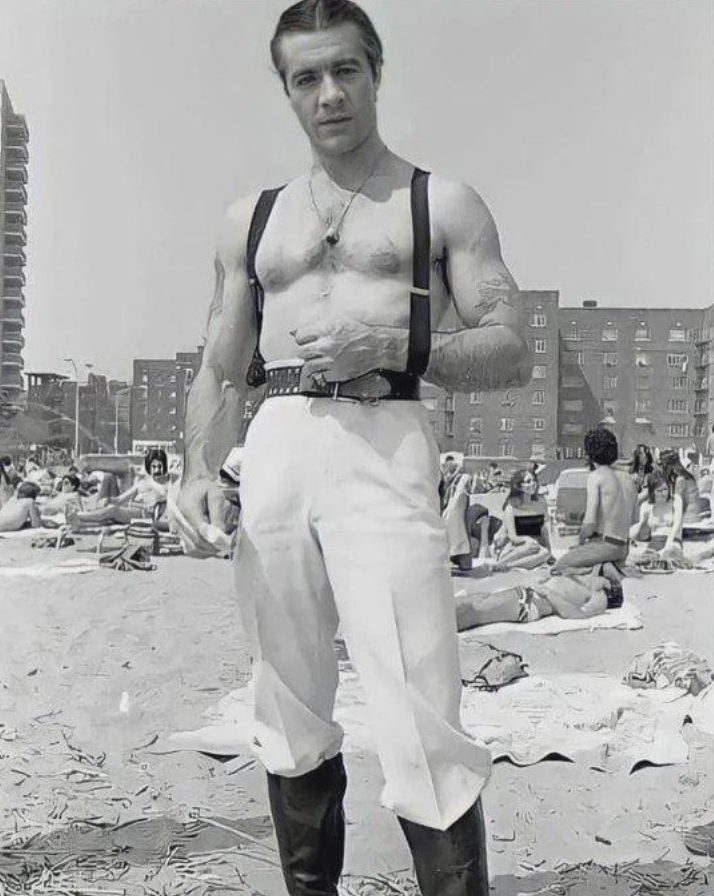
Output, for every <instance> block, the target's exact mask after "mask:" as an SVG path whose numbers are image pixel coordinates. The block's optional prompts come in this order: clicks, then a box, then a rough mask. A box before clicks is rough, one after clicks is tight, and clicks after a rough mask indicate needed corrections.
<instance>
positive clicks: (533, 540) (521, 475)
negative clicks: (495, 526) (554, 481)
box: [493, 470, 551, 569]
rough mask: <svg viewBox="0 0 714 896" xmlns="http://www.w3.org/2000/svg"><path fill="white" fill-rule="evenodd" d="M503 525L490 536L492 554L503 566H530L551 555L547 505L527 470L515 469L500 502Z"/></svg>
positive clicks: (533, 478) (508, 567)
mask: <svg viewBox="0 0 714 896" xmlns="http://www.w3.org/2000/svg"><path fill="white" fill-rule="evenodd" d="M503 509H504V514H503V525H502V526H501V528H500V529H499V530H498V532H496V535H495V537H494V539H493V548H494V550H493V554H494V556H495V557H496V559H497V560H498V563H499V565H500V566H502V567H504V568H506V569H534V568H535V567H536V566H541V565H542V564H544V563H546V562H547V561H548V560H549V559H550V557H551V551H550V533H549V532H548V507H547V505H546V502H545V500H544V499H543V498H542V497H541V496H540V495H539V494H538V480H537V479H536V478H535V476H534V475H533V473H532V472H531V471H530V470H517V471H516V472H515V473H514V474H513V476H512V477H511V488H510V491H509V493H508V497H507V498H506V500H505V502H504V504H503Z"/></svg>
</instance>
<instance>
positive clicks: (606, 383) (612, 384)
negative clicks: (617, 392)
mask: <svg viewBox="0 0 714 896" xmlns="http://www.w3.org/2000/svg"><path fill="white" fill-rule="evenodd" d="M602 387H603V389H605V390H611V389H617V377H616V376H604V377H603V378H602Z"/></svg>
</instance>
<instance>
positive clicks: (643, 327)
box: [635, 320, 651, 342]
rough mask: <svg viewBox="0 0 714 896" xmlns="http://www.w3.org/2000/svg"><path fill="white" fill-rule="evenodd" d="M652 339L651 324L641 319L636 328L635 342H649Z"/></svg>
mask: <svg viewBox="0 0 714 896" xmlns="http://www.w3.org/2000/svg"><path fill="white" fill-rule="evenodd" d="M650 339H651V337H650V328H649V325H648V324H646V323H645V322H644V321H643V320H641V321H640V322H639V324H638V325H637V329H636V330H635V342H649V341H650Z"/></svg>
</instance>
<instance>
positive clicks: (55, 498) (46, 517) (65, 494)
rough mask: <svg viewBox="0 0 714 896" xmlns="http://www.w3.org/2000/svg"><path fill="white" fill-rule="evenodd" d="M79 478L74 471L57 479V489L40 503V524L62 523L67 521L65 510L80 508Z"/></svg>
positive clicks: (70, 510)
mask: <svg viewBox="0 0 714 896" xmlns="http://www.w3.org/2000/svg"><path fill="white" fill-rule="evenodd" d="M80 485H81V482H80V479H79V476H77V475H76V473H65V475H64V476H62V478H61V479H60V480H59V491H58V492H57V493H56V494H53V495H50V497H49V498H47V499H46V500H45V501H43V502H42V503H41V507H40V509H41V513H42V524H43V525H44V526H50V527H51V526H58V525H63V524H64V523H65V522H66V521H67V511H69V512H70V513H72V512H73V511H78V510H81V509H82V499H81V496H80V493H79V489H80Z"/></svg>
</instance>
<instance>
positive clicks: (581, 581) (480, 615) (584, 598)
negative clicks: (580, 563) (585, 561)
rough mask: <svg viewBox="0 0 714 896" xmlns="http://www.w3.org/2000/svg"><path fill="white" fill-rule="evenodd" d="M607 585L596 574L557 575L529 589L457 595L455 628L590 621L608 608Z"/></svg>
mask: <svg viewBox="0 0 714 896" xmlns="http://www.w3.org/2000/svg"><path fill="white" fill-rule="evenodd" d="M609 585H610V582H609V581H608V580H607V579H605V578H603V577H602V576H599V575H595V574H587V575H579V576H557V577H556V578H552V577H551V578H548V579H547V580H545V581H543V582H535V583H534V584H533V585H530V586H520V585H519V586H516V587H513V588H503V589H501V590H500V591H492V592H486V591H480V592H479V591H475V592H471V593H470V594H469V593H468V592H466V591H463V590H460V591H458V592H457V593H456V625H457V628H458V630H459V631H460V632H462V631H465V630H466V629H469V628H474V627H476V626H479V625H488V624H490V623H492V622H535V621H536V620H537V619H543V618H544V617H545V616H560V617H561V618H562V619H589V618H591V617H592V616H599V615H600V614H602V613H604V612H605V610H606V609H607V606H608V593H607V588H608V586H609Z"/></svg>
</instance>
